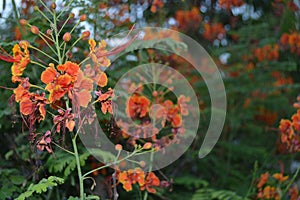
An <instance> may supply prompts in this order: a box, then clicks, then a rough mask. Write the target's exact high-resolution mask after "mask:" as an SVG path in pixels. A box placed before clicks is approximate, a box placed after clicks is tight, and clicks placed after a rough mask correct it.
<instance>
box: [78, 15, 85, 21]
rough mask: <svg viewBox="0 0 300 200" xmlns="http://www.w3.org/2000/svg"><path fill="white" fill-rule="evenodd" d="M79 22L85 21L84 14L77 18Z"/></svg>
mask: <svg viewBox="0 0 300 200" xmlns="http://www.w3.org/2000/svg"><path fill="white" fill-rule="evenodd" d="M79 20H80V21H81V22H83V21H85V20H86V14H83V15H81V16H80V18H79Z"/></svg>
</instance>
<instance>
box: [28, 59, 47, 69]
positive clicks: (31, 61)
mask: <svg viewBox="0 0 300 200" xmlns="http://www.w3.org/2000/svg"><path fill="white" fill-rule="evenodd" d="M30 63H32V64H34V65H38V66H40V67H42V68H44V69H47V67H46V66H44V65H42V64H41V63H38V62H35V61H33V60H30Z"/></svg>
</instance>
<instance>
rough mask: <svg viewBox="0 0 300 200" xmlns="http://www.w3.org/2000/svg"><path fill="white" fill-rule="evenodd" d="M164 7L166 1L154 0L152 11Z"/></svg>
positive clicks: (154, 11)
mask: <svg viewBox="0 0 300 200" xmlns="http://www.w3.org/2000/svg"><path fill="white" fill-rule="evenodd" d="M163 7H164V1H163V0H153V2H152V5H151V8H150V10H151V12H153V13H156V12H157V10H158V9H162V8H163Z"/></svg>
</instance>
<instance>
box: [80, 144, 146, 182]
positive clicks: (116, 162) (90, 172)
mask: <svg viewBox="0 0 300 200" xmlns="http://www.w3.org/2000/svg"><path fill="white" fill-rule="evenodd" d="M141 150H142V149H139V150H136V151H134V152H132V153H131V154H129V155H128V156H126V157H125V158H122V159H120V160H118V161H115V162H112V163H108V164H106V165H104V166H101V167H98V168H96V169H93V170H91V171H88V172H87V173H85V174H84V175H83V177H86V176H87V175H89V174H92V173H93V172H95V171H98V170H100V169H103V168H106V167H109V166H111V165H116V164H119V163H120V162H122V161H124V160H127V159H128V158H130V157H132V156H134V155H137V153H138V152H139V151H141Z"/></svg>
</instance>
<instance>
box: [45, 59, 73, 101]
mask: <svg viewBox="0 0 300 200" xmlns="http://www.w3.org/2000/svg"><path fill="white" fill-rule="evenodd" d="M57 69H58V70H59V71H60V72H61V73H62V74H60V73H59V72H57V71H56V69H55V68H54V66H53V65H50V67H48V68H47V69H46V70H45V71H44V72H43V73H42V74H41V80H42V82H43V83H45V84H47V86H46V88H45V89H46V90H47V91H49V92H50V95H49V101H50V103H53V102H55V101H58V100H60V99H61V98H62V97H63V96H64V95H65V94H66V93H67V92H69V91H70V89H71V88H72V87H73V86H74V82H75V81H76V79H77V74H78V72H79V66H78V65H77V64H76V63H72V62H69V61H68V62H66V63H65V64H63V65H58V66H57Z"/></svg>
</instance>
